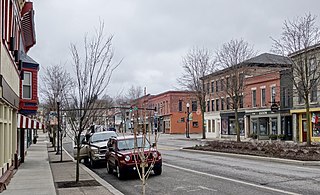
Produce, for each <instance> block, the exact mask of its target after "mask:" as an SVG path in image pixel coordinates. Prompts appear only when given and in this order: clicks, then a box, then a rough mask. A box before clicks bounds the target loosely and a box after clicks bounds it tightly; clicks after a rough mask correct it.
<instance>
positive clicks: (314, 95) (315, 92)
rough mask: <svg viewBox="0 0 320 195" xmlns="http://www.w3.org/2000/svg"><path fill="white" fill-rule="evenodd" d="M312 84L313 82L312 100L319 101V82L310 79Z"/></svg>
mask: <svg viewBox="0 0 320 195" xmlns="http://www.w3.org/2000/svg"><path fill="white" fill-rule="evenodd" d="M310 84H311V86H312V87H311V94H310V101H311V102H316V101H317V99H318V98H317V95H318V94H317V90H318V89H317V84H316V83H315V81H314V80H311V81H310Z"/></svg>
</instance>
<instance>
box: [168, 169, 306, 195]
mask: <svg viewBox="0 0 320 195" xmlns="http://www.w3.org/2000/svg"><path fill="white" fill-rule="evenodd" d="M163 165H165V166H168V167H172V168H175V169H180V170H184V171H188V172H191V173H196V174H200V175H205V176H209V177H214V178H218V179H223V180H227V181H232V182H235V183H240V184H244V185H248V186H253V187H256V188H262V189H265V190H270V191H274V192H280V193H283V194H290V195H300V194H298V193H294V192H289V191H284V190H279V189H275V188H271V187H267V186H261V185H257V184H253V183H248V182H244V181H240V180H236V179H231V178H227V177H222V176H219V175H213V174H209V173H204V172H200V171H195V170H192V169H187V168H183V167H179V166H175V165H171V164H168V163H163Z"/></svg>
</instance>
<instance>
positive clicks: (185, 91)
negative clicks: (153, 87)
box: [150, 90, 196, 99]
mask: <svg viewBox="0 0 320 195" xmlns="http://www.w3.org/2000/svg"><path fill="white" fill-rule="evenodd" d="M169 93H196V92H195V91H188V90H184V91H174V90H170V91H165V92H163V93H159V94H157V95H153V96H151V98H150V99H153V98H156V97H159V96H163V95H166V94H169Z"/></svg>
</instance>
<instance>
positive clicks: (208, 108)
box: [207, 101, 210, 112]
mask: <svg viewBox="0 0 320 195" xmlns="http://www.w3.org/2000/svg"><path fill="white" fill-rule="evenodd" d="M207 112H210V101H207Z"/></svg>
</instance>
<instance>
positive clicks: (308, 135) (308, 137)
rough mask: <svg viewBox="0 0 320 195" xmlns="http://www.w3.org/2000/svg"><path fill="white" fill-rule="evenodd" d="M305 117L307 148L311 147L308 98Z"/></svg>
mask: <svg viewBox="0 0 320 195" xmlns="http://www.w3.org/2000/svg"><path fill="white" fill-rule="evenodd" d="M306 116H307V127H306V128H307V146H311V129H310V122H311V120H310V105H309V98H306Z"/></svg>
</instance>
